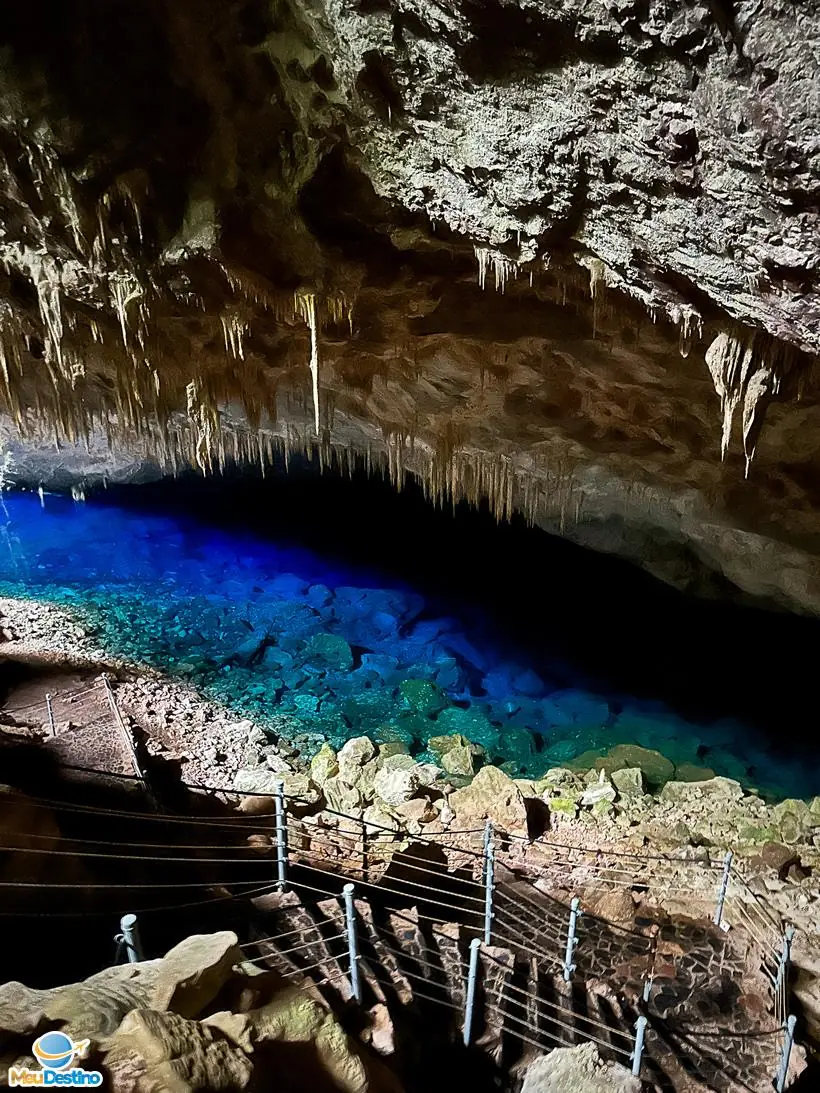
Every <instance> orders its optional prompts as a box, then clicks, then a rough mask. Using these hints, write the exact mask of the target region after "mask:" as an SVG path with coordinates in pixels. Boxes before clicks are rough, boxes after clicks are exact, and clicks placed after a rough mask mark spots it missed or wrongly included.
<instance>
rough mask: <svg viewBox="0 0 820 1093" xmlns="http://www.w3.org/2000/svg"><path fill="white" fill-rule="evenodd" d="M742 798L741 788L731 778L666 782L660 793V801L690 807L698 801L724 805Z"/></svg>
mask: <svg viewBox="0 0 820 1093" xmlns="http://www.w3.org/2000/svg"><path fill="white" fill-rule="evenodd" d="M742 797H743V786H742V785H741V784H740V782H736V781H735V780H734V779H733V778H708V779H706V781H703V782H667V783H666V785H665V786H664V787H663V789H662V790H661V793H660V799H661V800H662V801H668V802H670V803H673V804H683V805H690V804H695V803H697V802H699V801H714V802H722V803H723V804H726V803H727V802H729V801H739V800H740V799H741V798H742Z"/></svg>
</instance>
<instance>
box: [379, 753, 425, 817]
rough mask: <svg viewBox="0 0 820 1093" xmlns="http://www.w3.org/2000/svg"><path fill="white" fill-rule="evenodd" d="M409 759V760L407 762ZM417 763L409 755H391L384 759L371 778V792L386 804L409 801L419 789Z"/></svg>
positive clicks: (398, 803)
mask: <svg viewBox="0 0 820 1093" xmlns="http://www.w3.org/2000/svg"><path fill="white" fill-rule="evenodd" d="M408 761H409V762H408ZM418 767H419V764H418V763H415V762H414V761H413V759H411V758H410V756H409V755H393V756H391V757H390V758H388V759H385V760H384V763H383V764H382V766H381V769H380V770H378V771H377V772H376V776H375V778H374V779H373V792H374V793H375V795H376V797H377V798H379V800H381V801H383V802H384V803H385V804H386V805H400V804H403V803H404V802H405V801H409V800H410V798H411V797H413V796H414V795H415V794H416V793H417V792H418V790H419V788H420V786H421V784H422V782H421V778H420V777H419V770H418Z"/></svg>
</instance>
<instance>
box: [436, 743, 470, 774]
mask: <svg viewBox="0 0 820 1093" xmlns="http://www.w3.org/2000/svg"><path fill="white" fill-rule="evenodd" d="M441 765H442V767H443V768H444V769H445V771H446V772H447V773H448V774H455V775H457V776H459V777H462V778H471V777H472V775H473V774H474V773H475V756H474V755H473V751H472V749H471V748H470V746H469V744H468V745H466V746H464V745H462V744H459V745H457V746H456V747H454V748H449V749H448V750H447V751H446V752H444V754H443V755H442V757H441Z"/></svg>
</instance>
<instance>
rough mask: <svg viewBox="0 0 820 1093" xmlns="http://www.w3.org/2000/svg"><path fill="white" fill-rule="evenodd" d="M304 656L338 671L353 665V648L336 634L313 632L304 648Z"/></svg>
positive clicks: (345, 669) (347, 669)
mask: <svg viewBox="0 0 820 1093" xmlns="http://www.w3.org/2000/svg"><path fill="white" fill-rule="evenodd" d="M305 658H306V659H307V660H308V661H310V662H312V663H314V664H318V665H321V666H324V667H327V668H332V669H335V670H336V671H340V672H344V671H349V670H350V669H351V668H352V667H353V650H352V649H351V648H350V646H349V645H348V643H347V642H346V641H345V639H344V638H343V637H340V636H339V635H338V634H314V636H313V637H312V638H311V639H310V641H309V642H308V643H307V646H306V648H305Z"/></svg>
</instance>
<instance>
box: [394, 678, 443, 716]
mask: <svg viewBox="0 0 820 1093" xmlns="http://www.w3.org/2000/svg"><path fill="white" fill-rule="evenodd" d="M399 693H400V694H401V696H402V698H403V699H404V700H405V702H407V703H408V705H410V706H411V707H412V708H413V709H414V710H417V711H418V712H419V713H421V714H425V715H426V716H431V715H432V714H435V713H438V711H439V710H443V709H444V707H445V706H446V705H447V698H446V696H445V695H444V694H443V692H442V691H441V689H440V688H439V687H438V686H437V685H436V684H435V683H433V682H431V681H430V680H429V679H405V680H404V681H403V682H402V683H401V685H400V686H399Z"/></svg>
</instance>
